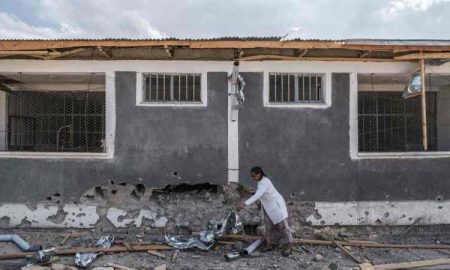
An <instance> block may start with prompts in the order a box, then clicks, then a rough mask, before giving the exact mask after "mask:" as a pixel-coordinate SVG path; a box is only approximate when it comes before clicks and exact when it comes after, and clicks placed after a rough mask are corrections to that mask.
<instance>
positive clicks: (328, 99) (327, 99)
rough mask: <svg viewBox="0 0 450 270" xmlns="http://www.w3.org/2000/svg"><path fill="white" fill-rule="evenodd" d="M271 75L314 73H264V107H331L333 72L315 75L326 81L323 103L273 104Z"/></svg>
mask: <svg viewBox="0 0 450 270" xmlns="http://www.w3.org/2000/svg"><path fill="white" fill-rule="evenodd" d="M269 73H288V74H289V73H291V74H308V73H313V72H298V71H296V70H291V71H290V72H279V71H276V72H273V71H271V72H267V71H265V72H264V81H263V103H264V107H269V108H311V109H327V108H329V107H331V100H332V98H331V92H332V86H331V72H316V73H314V74H318V75H319V74H320V75H321V76H322V78H324V79H325V85H324V87H323V92H324V96H323V98H324V102H323V103H272V102H270V101H269V91H270V90H269V85H270V84H269Z"/></svg>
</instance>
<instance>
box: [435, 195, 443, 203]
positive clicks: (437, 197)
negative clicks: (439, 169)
mask: <svg viewBox="0 0 450 270" xmlns="http://www.w3.org/2000/svg"><path fill="white" fill-rule="evenodd" d="M443 200H444V196H442V195H438V196H436V201H438V202H441V201H443Z"/></svg>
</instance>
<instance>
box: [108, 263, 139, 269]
mask: <svg viewBox="0 0 450 270" xmlns="http://www.w3.org/2000/svg"><path fill="white" fill-rule="evenodd" d="M106 265H107V266H111V267H114V268H116V269H121V270H138V269H136V268H131V267H128V266H124V265H120V264H116V263H107V264H106Z"/></svg>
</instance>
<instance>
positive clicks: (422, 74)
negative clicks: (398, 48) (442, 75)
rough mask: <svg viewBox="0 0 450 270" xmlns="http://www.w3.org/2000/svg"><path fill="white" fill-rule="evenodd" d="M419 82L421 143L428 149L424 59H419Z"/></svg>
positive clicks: (425, 149) (424, 148)
mask: <svg viewBox="0 0 450 270" xmlns="http://www.w3.org/2000/svg"><path fill="white" fill-rule="evenodd" d="M420 77H421V78H420V79H421V80H420V82H421V91H420V92H421V96H422V99H421V101H422V144H423V150H424V151H427V150H428V128H427V95H426V92H425V86H426V84H425V60H423V59H421V60H420Z"/></svg>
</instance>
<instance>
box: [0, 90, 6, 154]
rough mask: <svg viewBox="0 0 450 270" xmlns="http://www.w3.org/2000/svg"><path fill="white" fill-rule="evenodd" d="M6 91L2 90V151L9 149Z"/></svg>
mask: <svg viewBox="0 0 450 270" xmlns="http://www.w3.org/2000/svg"><path fill="white" fill-rule="evenodd" d="M6 114H7V113H6V93H5V92H3V91H0V151H6V150H7V142H6V137H7V130H6V128H7V123H6V122H7V117H6Z"/></svg>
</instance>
